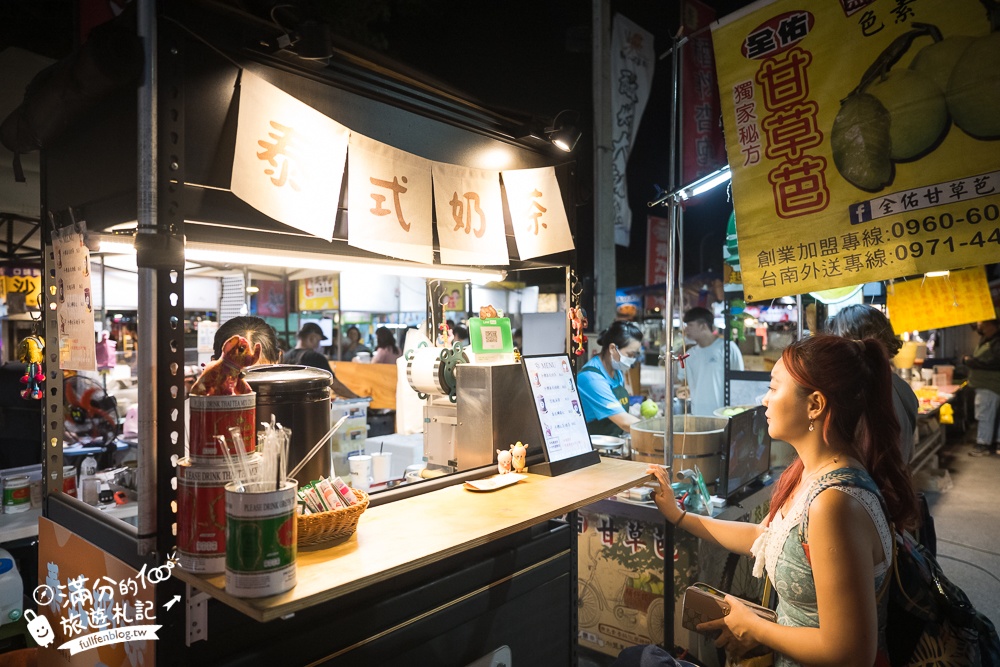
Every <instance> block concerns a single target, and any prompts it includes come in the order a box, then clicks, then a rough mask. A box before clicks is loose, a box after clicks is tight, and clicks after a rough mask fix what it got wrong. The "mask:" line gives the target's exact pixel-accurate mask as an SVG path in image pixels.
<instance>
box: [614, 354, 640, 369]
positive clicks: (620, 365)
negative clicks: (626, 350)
mask: <svg viewBox="0 0 1000 667" xmlns="http://www.w3.org/2000/svg"><path fill="white" fill-rule="evenodd" d="M618 356H619V360H618V361H615V360H614V359H612V360H611V365H612V366H614V367H615V370H618V371H627V370H628V369H630V368H632V364H634V363H635V359H636V358H635V357H630V356H628V355H627V354H622V352H621V350H619V351H618Z"/></svg>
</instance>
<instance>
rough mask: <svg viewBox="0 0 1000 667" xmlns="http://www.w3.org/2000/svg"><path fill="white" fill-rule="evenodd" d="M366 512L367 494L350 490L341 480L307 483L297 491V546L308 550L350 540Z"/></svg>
mask: <svg viewBox="0 0 1000 667" xmlns="http://www.w3.org/2000/svg"><path fill="white" fill-rule="evenodd" d="M366 509H368V494H367V493H365V492H364V491H362V490H361V489H352V488H351V487H349V486H348V485H347V484H345V483H344V481H343V480H342V479H341V478H340V477H333V478H330V479H327V478H324V479H320V480H316V481H314V482H310V483H309V484H306V485H305V486H303V487H301V488H300V489H299V498H298V540H297V543H298V545H299V546H300V547H308V546H313V545H316V544H321V543H323V542H328V541H330V540H334V539H337V538H346V537H350V536H351V535H353V534H354V531H355V530H357V528H358V519H359V518H361V514H362V513H363V512H364V511H365V510H366Z"/></svg>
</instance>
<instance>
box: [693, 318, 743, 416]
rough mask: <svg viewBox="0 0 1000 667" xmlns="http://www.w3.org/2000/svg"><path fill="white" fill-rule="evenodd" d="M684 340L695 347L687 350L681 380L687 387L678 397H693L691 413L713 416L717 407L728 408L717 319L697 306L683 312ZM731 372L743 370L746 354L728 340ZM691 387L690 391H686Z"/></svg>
mask: <svg viewBox="0 0 1000 667" xmlns="http://www.w3.org/2000/svg"><path fill="white" fill-rule="evenodd" d="M684 338H685V339H687V340H690V341H692V342H693V343H694V344H693V345H691V346H690V347H689V348H687V350H686V351H687V354H688V357H687V359H685V363H684V368H682V369H680V372H679V374H678V377H679V379H681V380H687V387H680V388H679V389H678V390H677V396H678V398H687V396H684V395H683V394H684V393H689V395H690V398H691V414H693V415H708V416H711V415H712V414H713V412H714V411H715V410H716V409H717V408H722V407H725V404H726V401H725V395H726V394H725V384H726V378H725V361H726V360H725V357H723V356H722V355H723V354H725V353H726V341H724V340H723V339H722V338H720V337H719V336H718V335H717V334H716V332H715V316H714V315H713V314H712V311H710V310H709V309H708V308H701V307H695V308H691V309H689V310H688V311H687V312H685V313H684ZM729 369H730V370H733V371H741V370H743V355H742V354H740V348H739V347H737V346H736V343H735V342H733V341H729ZM688 387H689V388H690V391H689V392H686V391H685V390H687V389H688Z"/></svg>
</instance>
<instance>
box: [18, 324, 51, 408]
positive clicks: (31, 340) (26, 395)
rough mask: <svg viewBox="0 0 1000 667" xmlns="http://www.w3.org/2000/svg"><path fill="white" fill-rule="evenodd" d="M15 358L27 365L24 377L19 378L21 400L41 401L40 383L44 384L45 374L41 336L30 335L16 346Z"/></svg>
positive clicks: (43, 344)
mask: <svg viewBox="0 0 1000 667" xmlns="http://www.w3.org/2000/svg"><path fill="white" fill-rule="evenodd" d="M17 358H18V359H19V360H21V362H23V363H25V364H27V368H25V370H24V375H22V376H21V384H23V385H24V389H22V390H21V398H23V399H26V400H31V399H34V400H36V401H37V400H41V398H42V383H43V382H45V372H44V371H43V370H42V362H43V361H44V360H45V341H44V340H43V339H42V337H41V336H38V335H36V334H31V335H30V336H28V337H27V338H25V339H24V340H22V341H21V342H20V343H19V344H18V346H17Z"/></svg>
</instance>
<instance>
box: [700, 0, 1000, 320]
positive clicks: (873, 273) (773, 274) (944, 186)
mask: <svg viewBox="0 0 1000 667" xmlns="http://www.w3.org/2000/svg"><path fill="white" fill-rule="evenodd" d="M755 7H757V8H756V9H755V10H754V11H752V12H749V13H746V14H736V15H734V18H731V19H728V20H727V19H724V20H723V21H721V22H720V23H719V24H718V25H717V26H716V28H715V30H714V39H713V43H714V45H715V49H716V62H717V64H718V71H719V87H720V92H721V100H722V111H723V120H724V123H723V124H724V126H725V127H726V128H727V136H726V147H727V153H728V157H729V163H730V167H731V169H732V172H733V201H734V206H735V210H736V226H737V236H738V239H739V252H740V257H741V259H742V261H741V266H742V270H743V284H744V289H745V292H746V297H747V300H762V299H770V298H774V297H778V296H785V295H789V294H800V293H805V292H810V291H816V290H821V289H828V288H832V287H839V286H845V285H856V284H858V283H863V282H870V281H878V280H886V279H890V278H898V277H902V276H907V275H913V274H918V273H924V272H927V271H932V270H944V269H956V268H961V267H967V266H978V265H983V264H987V263H991V262H996V261H998V259H1000V141H998V139H1000V32H991V26H990V21H989V19H988V17H987V13H986V11H984V8H983V4H981V2H980V0H954V1H952V2H947V3H946V2H936V1H933V0H914V1H913V2H909V3H905V4H903V3H898V2H895V1H894V0H873V1H870V2H848V1H847V0H817V1H816V2H809V3H804V2H802V1H801V0H775V1H774V2H771V3H768V4H766V5H765V6H763V7H760V6H758V5H755ZM728 128H731V129H728Z"/></svg>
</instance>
